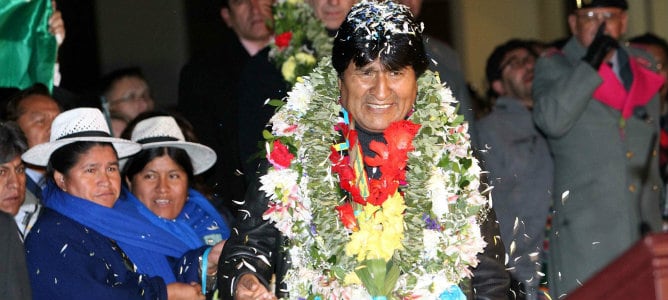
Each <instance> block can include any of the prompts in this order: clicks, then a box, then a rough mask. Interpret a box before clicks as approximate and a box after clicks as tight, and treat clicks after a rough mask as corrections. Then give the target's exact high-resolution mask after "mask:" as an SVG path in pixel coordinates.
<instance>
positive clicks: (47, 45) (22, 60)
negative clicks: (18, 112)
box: [0, 0, 57, 89]
mask: <svg viewBox="0 0 668 300" xmlns="http://www.w3.org/2000/svg"><path fill="white" fill-rule="evenodd" d="M51 13H52V11H51V1H50V0H31V1H26V0H0V87H16V88H20V89H24V88H27V87H29V86H31V85H32V84H34V83H37V82H40V83H43V84H45V85H46V86H48V87H49V88H51V87H52V85H53V72H54V69H53V68H54V64H55V63H56V51H57V45H56V39H55V38H54V36H53V35H51V34H50V33H49V31H48V28H49V25H48V20H49V17H50V16H51Z"/></svg>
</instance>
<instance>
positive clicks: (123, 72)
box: [100, 67, 147, 95]
mask: <svg viewBox="0 0 668 300" xmlns="http://www.w3.org/2000/svg"><path fill="white" fill-rule="evenodd" d="M125 77H137V78H141V79H142V80H144V81H147V80H146V77H144V73H143V72H142V70H141V68H139V67H128V68H122V69H116V70H114V71H111V72H109V73H107V74H106V75H104V76H103V77H102V79H101V80H100V95H106V94H107V93H108V92H109V91H111V89H112V87H113V86H114V83H116V82H117V81H119V80H120V79H123V78H125Z"/></svg>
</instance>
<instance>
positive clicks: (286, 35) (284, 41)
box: [274, 31, 292, 50]
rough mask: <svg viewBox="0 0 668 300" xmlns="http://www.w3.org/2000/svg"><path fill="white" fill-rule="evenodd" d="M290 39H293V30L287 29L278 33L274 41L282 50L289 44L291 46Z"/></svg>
mask: <svg viewBox="0 0 668 300" xmlns="http://www.w3.org/2000/svg"><path fill="white" fill-rule="evenodd" d="M290 40H292V32H291V31H286V32H283V33H281V34H279V35H277V36H276V37H275V38H274V43H276V46H277V47H278V49H281V50H282V49H285V48H286V47H287V46H290Z"/></svg>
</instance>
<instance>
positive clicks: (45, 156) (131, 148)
mask: <svg viewBox="0 0 668 300" xmlns="http://www.w3.org/2000/svg"><path fill="white" fill-rule="evenodd" d="M74 142H107V143H111V144H112V145H113V146H114V149H116V153H118V158H119V159H120V158H124V157H127V156H130V155H133V154H135V153H137V152H139V150H141V146H140V145H138V144H137V143H135V142H132V141H128V140H124V139H119V138H115V137H112V136H111V134H110V131H109V125H108V124H107V121H106V120H105V118H104V116H103V115H102V112H101V111H100V110H99V109H97V108H88V107H85V108H75V109H71V110H68V111H64V112H62V113H60V114H59V115H58V116H56V118H55V119H54V120H53V123H52V124H51V138H50V140H49V142H48V143H43V144H39V145H35V146H34V147H32V148H30V149H28V151H26V152H25V153H23V155H22V156H21V159H23V161H25V162H27V163H29V164H33V165H36V166H46V165H47V164H48V163H49V159H50V158H51V154H53V152H54V151H56V150H57V149H59V148H61V147H63V146H65V145H68V144H71V143H74Z"/></svg>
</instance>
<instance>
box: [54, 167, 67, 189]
mask: <svg viewBox="0 0 668 300" xmlns="http://www.w3.org/2000/svg"><path fill="white" fill-rule="evenodd" d="M53 181H55V182H56V185H57V186H58V187H59V188H60V189H61V190H63V191H64V190H65V175H63V173H60V172H58V171H54V172H53Z"/></svg>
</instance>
